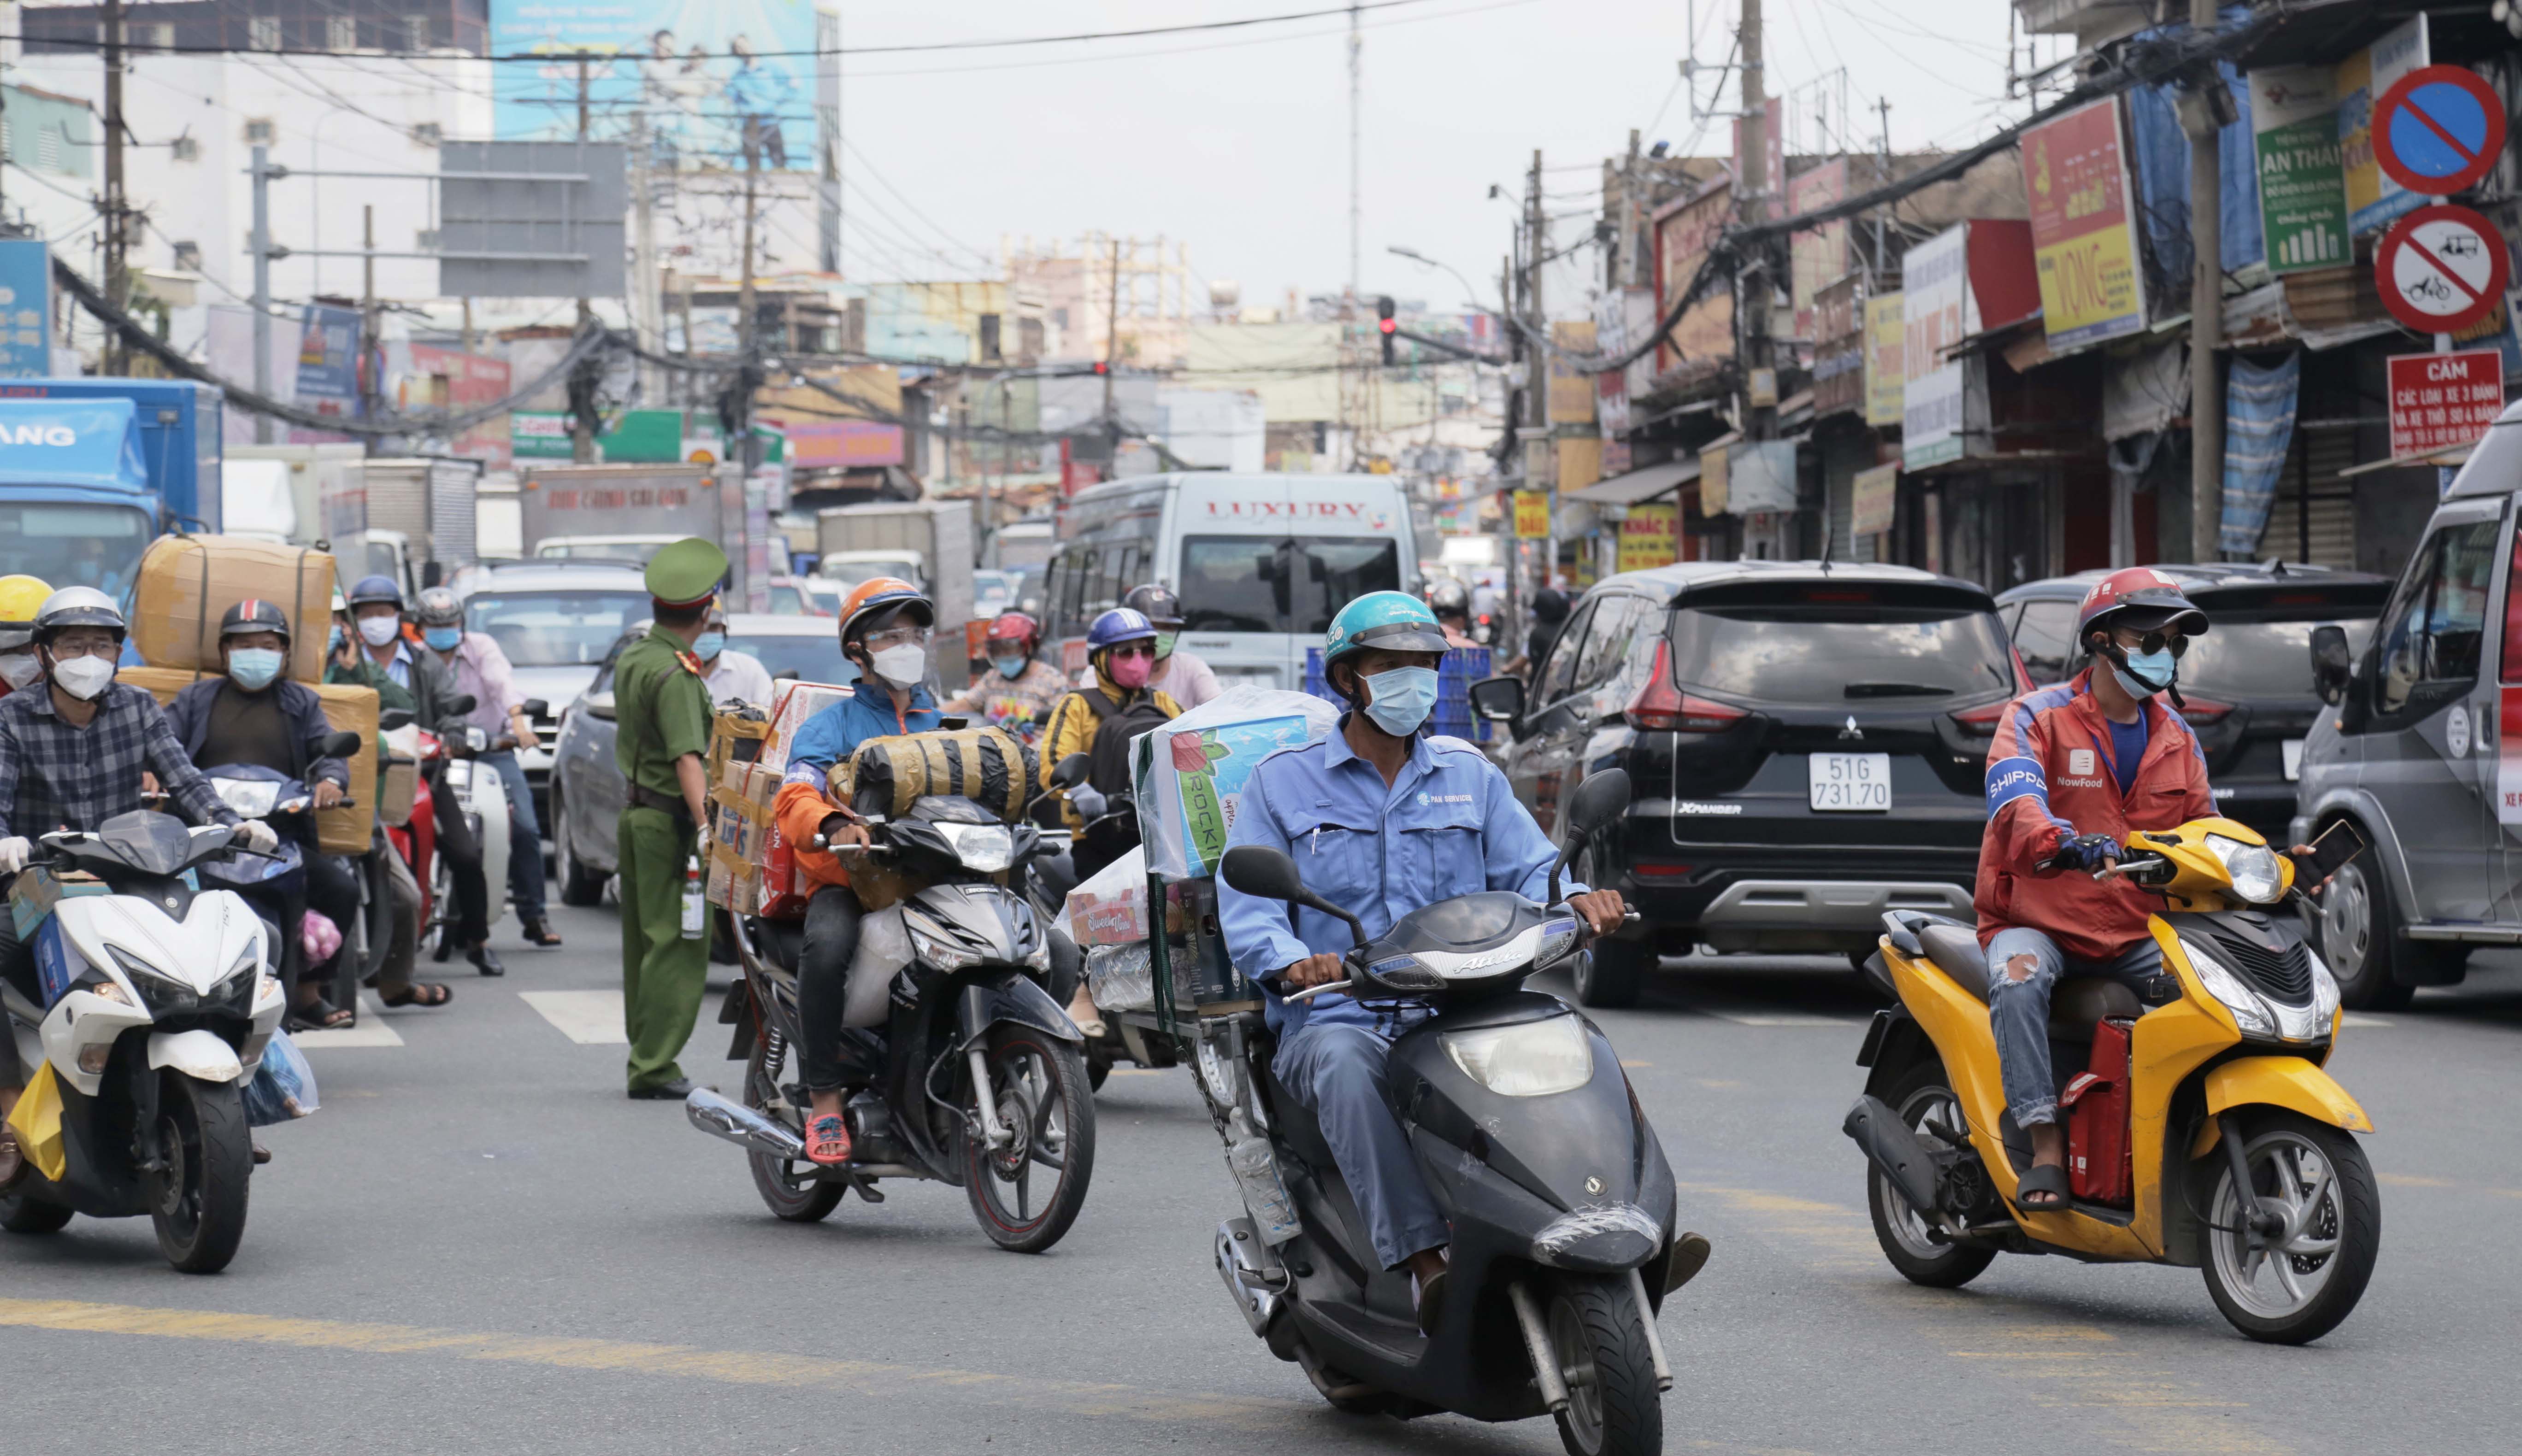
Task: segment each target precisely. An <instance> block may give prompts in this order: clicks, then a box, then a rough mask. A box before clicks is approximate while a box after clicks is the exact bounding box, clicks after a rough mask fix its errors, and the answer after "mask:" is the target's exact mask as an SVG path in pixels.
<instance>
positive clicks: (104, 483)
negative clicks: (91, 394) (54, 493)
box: [0, 399, 149, 495]
mask: <svg viewBox="0 0 2522 1456" xmlns="http://www.w3.org/2000/svg"><path fill="white" fill-rule="evenodd" d="M0 485H93V486H101V487H103V488H105V489H108V490H117V491H125V492H128V493H130V494H133V495H145V494H147V493H148V492H149V469H148V466H147V465H146V464H145V463H144V462H143V459H142V457H141V454H140V421H139V415H138V413H137V412H136V411H135V410H134V408H133V406H132V403H131V401H130V400H128V399H80V400H70V399H0Z"/></svg>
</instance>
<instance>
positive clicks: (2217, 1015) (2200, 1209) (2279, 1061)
mask: <svg viewBox="0 0 2522 1456" xmlns="http://www.w3.org/2000/svg"><path fill="white" fill-rule="evenodd" d="M2294 869H2295V867H2294V864H2293V862H2292V861H2291V860H2289V859H2287V858H2286V857H2285V856H2283V855H2280V854H2278V853H2276V852H2275V851H2274V850H2272V849H2270V848H2269V847H2268V844H2267V842H2266V841H2265V840H2264V839H2262V838H2261V837H2260V836H2259V835H2258V834H2257V833H2256V832H2254V831H2252V830H2251V829H2249V828H2246V827H2245V826H2243V825H2240V824H2237V823H2235V822H2233V821H2232V820H2229V819H2199V820H2193V821H2192V822H2190V823H2188V824H2184V825H2182V826H2181V827H2180V828H2179V829H2177V830H2173V831H2169V832H2144V831H2140V832H2136V833H2132V834H2130V835H2129V836H2128V837H2127V840H2126V842H2125V856H2124V857H2123V858H2122V859H2120V860H2119V862H2118V863H2117V864H2116V865H2113V866H2110V867H2107V868H2105V869H2103V870H2100V871H2097V872H2095V875H2096V878H2101V877H2105V876H2118V877H2121V878H2125V879H2126V880H2127V881H2129V882H2130V883H2132V884H2135V885H2138V886H2140V887H2145V888H2147V889H2149V890H2152V891H2155V892H2157V893H2159V894H2161V895H2162V896H2163V899H2164V906H2163V908H2162V909H2161V910H2158V911H2157V912H2156V913H2155V914H2154V915H2153V917H2152V918H2151V919H2150V920H2149V921H2148V923H2147V929H2148V930H2149V931H2151V932H2152V933H2153V935H2154V938H2155V940H2156V942H2157V943H2158V944H2160V945H2161V946H2162V947H2163V971H2162V974H2161V975H2159V976H2157V977H2155V978H2153V980H2152V982H2151V983H2150V984H2146V985H2144V986H2143V987H2142V988H2141V989H2142V991H2143V994H2142V995H2140V991H2139V990H2138V989H2131V988H2130V987H2129V986H2127V985H2125V984H2122V983H2121V982H2119V981H2117V980H2110V979H2101V978H2064V979H2061V980H2060V981H2059V982H2058V984H2057V986H2056V988H2055V991H2054V993H2053V995H2052V998H2051V1005H2050V1014H2049V1015H2050V1020H2049V1039H2050V1048H2051V1052H2052V1059H2053V1062H2054V1065H2055V1067H2056V1068H2057V1075H2058V1077H2059V1079H2060V1081H2061V1083H2062V1085H2061V1087H2060V1089H2059V1092H2060V1102H2061V1110H2060V1121H2061V1124H2062V1126H2063V1128H2064V1130H2065V1132H2066V1134H2067V1142H2068V1149H2069V1153H2068V1167H2069V1173H2070V1176H2071V1183H2072V1191H2071V1193H2070V1196H2069V1199H2068V1202H2067V1203H2066V1204H2065V1205H2064V1206H2060V1207H2056V1208H2044V1209H2040V1210H2036V1211H2033V1210H2026V1209H2024V1208H2022V1207H2020V1206H2017V1205H2016V1204H2015V1202H2014V1198H2015V1185H2016V1180H2017V1178H2018V1176H2019V1173H2018V1170H2019V1169H2023V1168H2028V1167H2030V1166H2031V1163H2032V1147H2031V1141H2030V1138H2029V1137H2028V1136H2027V1135H2026V1134H2025V1133H2024V1131H2023V1129H2021V1128H2020V1127H2018V1126H2016V1125H2015V1122H2014V1118H2013V1116H2012V1115H2011V1114H2009V1113H2008V1112H2007V1111H2006V1102H2005V1093H2004V1089H2003V1087H2002V1085H2001V1084H2000V1081H1999V1077H1998V1070H1997V1054H1996V1042H1995V1038H1994V1035H1993V1033H1992V1032H1991V1030H1990V1028H1989V1024H1988V1007H1987V999H1988V989H1989V978H1990V975H1991V972H1990V968H1989V966H1988V964H1987V961H1986V958H1985V956H1984V955H1983V954H1982V953H1981V950H1980V943H1979V936H1978V934H1977V932H1976V930H1975V928H1974V927H1972V926H1970V925H1968V924H1966V923H1963V922H1960V921H1955V920H1948V919H1945V918H1944V917H1941V916H1936V915H1925V914H1919V913H1917V912H1914V911H1912V912H1894V913H1892V914H1890V915H1886V916H1885V917H1884V922H1885V925H1886V933H1884V935H1883V936H1882V938H1881V940H1880V942H1879V943H1880V947H1881V949H1880V952H1879V954H1878V955H1876V956H1875V957H1874V958H1873V960H1872V962H1871V963H1870V964H1869V965H1868V966H1867V968H1866V970H1867V972H1868V974H1869V976H1871V977H1872V978H1875V979H1876V980H1877V981H1878V982H1879V983H1880V984H1881V985H1882V986H1883V988H1884V989H1886V990H1887V991H1889V992H1891V993H1892V995H1893V996H1894V997H1895V998H1896V999H1897V1001H1898V1003H1899V1004H1898V1005H1897V1006H1896V1007H1894V1008H1893V1009H1892V1010H1888V1011H1882V1012H1877V1013H1876V1014H1875V1018H1874V1023H1873V1024H1872V1026H1871V1027H1869V1028H1868V1029H1867V1031H1866V1033H1865V1044H1864V1048H1863V1050H1861V1051H1860V1052H1859V1053H1858V1054H1857V1058H1856V1060H1857V1063H1858V1065H1859V1066H1862V1067H1865V1068H1867V1069H1869V1072H1868V1075H1867V1078H1866V1083H1865V1095H1864V1096H1863V1097H1861V1098H1859V1099H1858V1100H1857V1103H1856V1106H1855V1107H1854V1108H1852V1109H1850V1110H1849V1112H1848V1115H1847V1120H1846V1123H1845V1132H1846V1133H1847V1135H1848V1136H1849V1137H1851V1138H1853V1139H1855V1140H1856V1143H1857V1145H1858V1146H1859V1147H1860V1148H1862V1149H1864V1151H1865V1153H1866V1156H1867V1159H1868V1160H1869V1162H1870V1163H1871V1167H1870V1169H1869V1177H1868V1184H1867V1203H1868V1205H1869V1206H1870V1207H1871V1209H1872V1212H1873V1216H1874V1232H1875V1237H1876V1238H1877V1239H1878V1240H1879V1241H1880V1242H1881V1244H1882V1246H1883V1252H1884V1255H1885V1256H1886V1257H1888V1258H1889V1259H1890V1260H1891V1261H1892V1267H1893V1268H1895V1269H1898V1270H1899V1271H1900V1273H1901V1274H1902V1275H1904V1276H1906V1277H1907V1278H1908V1279H1909V1280H1910V1281H1911V1282H1913V1283H1916V1284H1922V1285H1928V1286H1931V1287H1935V1288H1938V1289H1954V1288H1958V1287H1960V1286H1961V1285H1964V1284H1967V1283H1969V1282H1970V1281H1971V1280H1972V1279H1974V1278H1977V1277H1978V1275H1979V1273H1980V1271H1981V1270H1983V1269H1985V1268H1986V1267H1987V1266H1988V1264H1989V1262H1990V1261H1991V1260H1993V1259H1994V1258H1995V1257H1996V1255H1997V1254H1998V1253H2000V1252H2012V1253H2063V1254H2067V1255H2070V1256H2071V1257H2075V1258H2078V1259H2083V1260H2086V1261H2088V1262H2096V1263H2100V1262H2118V1261H2129V1262H2136V1261H2142V1262H2147V1263H2163V1264H2176V1265H2181V1266H2184V1267H2192V1266H2194V1267H2197V1268H2200V1269H2202V1270H2203V1271H2204V1272H2205V1275H2206V1279H2207V1292H2208V1294H2209V1295H2211V1296H2212V1297H2214V1298H2215V1300H2216V1306H2217V1307H2218V1309H2220V1310H2222V1311H2223V1313H2224V1317H2225V1318H2226V1319H2228V1320H2230V1321H2231V1322H2232V1323H2233V1325H2234V1327H2235V1328H2237V1329H2239V1330H2240V1331H2241V1332H2242V1333H2243V1334H2245V1335H2247V1336H2249V1337H2250V1338H2252V1339H2253V1340H2260V1341H2266V1342H2274V1343H2284V1344H2300V1343H2303V1342H2307V1341H2312V1340H2316V1339H2318V1338H2319V1337H2321V1336H2322V1335H2324V1334H2326V1333H2328V1332H2329V1331H2330V1330H2331V1329H2333V1328H2335V1327H2336V1326H2337V1324H2338V1322H2339V1321H2340V1320H2343V1319H2345V1318H2346V1317H2347V1315H2348V1312H2349V1311H2350V1310H2352V1309H2354V1308H2355V1307H2356V1301H2357V1300H2358V1299H2359V1297H2362V1295H2363V1293H2364V1285H2365V1281H2366V1280H2367V1279H2369V1278H2370V1277H2371V1276H2372V1272H2373V1258H2374V1255H2375V1253H2376V1252H2377V1251H2379V1249H2380V1245H2381V1237H2382V1205H2381V1196H2380V1194H2379V1192H2378V1191H2377V1190H2376V1188H2375V1186H2374V1181H2373V1169H2372V1166H2371V1164H2369V1163H2368V1162H2366V1161H2365V1159H2364V1154H2363V1150H2362V1149H2360V1148H2359V1147H2358V1146H2357V1143H2356V1140H2355V1138H2353V1137H2351V1136H2350V1135H2349V1134H2350V1133H2355V1132H2370V1131H2372V1128H2373V1124H2372V1121H2371V1119H2370V1118H2368V1117H2366V1116H2365V1115H2364V1110H2363V1109H2362V1108H2360V1107H2359V1106H2357V1103H2356V1099H2354V1098H2353V1097H2350V1096H2349V1095H2348V1094H2347V1091H2346V1089H2345V1088H2343V1087H2341V1086H2339V1085H2338V1083H2337V1082H2336V1081H2334V1080H2332V1079H2331V1078H2330V1076H2329V1074H2328V1073H2327V1072H2326V1071H2323V1070H2322V1069H2321V1068H2322V1064H2324V1063H2326V1062H2327V1061H2328V1060H2329V1055H2330V1052H2331V1050H2332V1049H2333V1048H2334V1047H2335V1046H2336V1045H2337V1036H2338V1024H2339V1006H2338V983H2337V981H2336V980H2334V979H2333V978H2331V977H2330V974H2329V968H2328V967H2326V966H2324V965H2323V964H2322V963H2321V960H2320V957H2319V956H2318V955H2317V954H2316V953H2314V951H2313V950H2312V946H2310V945H2309V944H2307V943H2306V942H2305V939H2304V935H2303V930H2302V926H2301V925H2300V923H2299V918H2298V917H2297V916H2296V915H2295V914H2294V913H2293V911H2292V910H2291V909H2290V908H2279V907H2280V905H2281V902H2283V901H2286V900H2287V899H2288V898H2289V897H2290V896H2291V895H2292V891H2293V886H2294ZM2096 1048H2098V1049H2099V1050H2098V1051H2096V1050H2095V1049H2096Z"/></svg>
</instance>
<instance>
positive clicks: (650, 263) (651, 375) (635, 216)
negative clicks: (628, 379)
mask: <svg viewBox="0 0 2522 1456" xmlns="http://www.w3.org/2000/svg"><path fill="white" fill-rule="evenodd" d="M648 163H649V155H648V113H647V110H646V109H645V108H644V107H642V108H641V109H640V110H638V111H634V112H632V113H631V114H630V290H631V298H630V334H631V337H632V338H633V339H636V340H637V341H639V346H640V347H641V348H645V349H657V348H660V347H661V346H662V345H663V344H664V342H665V338H664V336H665V330H664V328H663V327H661V326H660V324H659V321H658V311H659V308H660V307H661V300H662V298H663V295H662V293H661V292H660V290H659V288H658V284H657V208H656V196H655V194H656V186H655V183H654V182H653V181H652V180H651V177H650V174H649V171H648ZM639 372H640V375H641V377H642V378H643V379H644V380H645V381H646V382H647V383H649V384H651V385H653V384H655V383H656V382H657V380H656V375H655V370H654V367H653V366H651V365H647V364H642V365H640V368H639ZM643 392H646V391H643ZM652 397H654V396H652Z"/></svg>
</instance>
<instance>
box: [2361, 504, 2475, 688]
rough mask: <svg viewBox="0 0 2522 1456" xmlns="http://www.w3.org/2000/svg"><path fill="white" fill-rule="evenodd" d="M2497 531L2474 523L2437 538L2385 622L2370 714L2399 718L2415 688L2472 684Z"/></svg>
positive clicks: (2423, 550) (2420, 550) (2425, 550)
mask: <svg viewBox="0 0 2522 1456" xmlns="http://www.w3.org/2000/svg"><path fill="white" fill-rule="evenodd" d="M2502 524H2503V523H2501V522H2499V521H2472V522H2469V523H2464V524H2461V525H2454V526H2449V527H2446V528H2445V529H2443V530H2440V531H2437V532H2436V533H2435V535H2434V538H2433V539H2432V540H2429V541H2428V542H2426V544H2425V545H2424V546H2422V547H2419V548H2418V555H2417V564H2416V569H2415V570H2413V571H2412V572H2411V573H2410V574H2409V576H2408V578H2407V579H2406V580H2405V582H2404V583H2402V589H2401V593H2400V595H2399V597H2398V598H2397V599H2396V600H2395V601H2394V602H2393V603H2392V604H2391V611H2390V614H2388V615H2387V616H2385V617H2384V618H2383V635H2382V639H2381V641H2382V651H2381V654H2380V657H2379V659H2378V661H2377V664H2376V674H2375V675H2376V681H2375V684H2374V696H2373V706H2374V709H2375V710H2376V711H2378V712H2386V713H2389V712H2398V711H2399V710H2401V709H2402V708H2404V707H2406V706H2407V705H2408V699H2409V696H2410V695H2411V693H2412V692H2413V691H2414V690H2415V688H2416V686H2417V684H2419V683H2421V682H2471V681H2475V680H2476V679H2477V677H2478V668H2479V650H2480V646H2481V644H2482V643H2483V642H2484V640H2485V638H2486V633H2487V588H2488V583H2489V581H2490V580H2491V579H2492V578H2493V577H2494V576H2495V574H2496V545H2497V538H2498V535H2499V532H2500V530H2501V528H2502Z"/></svg>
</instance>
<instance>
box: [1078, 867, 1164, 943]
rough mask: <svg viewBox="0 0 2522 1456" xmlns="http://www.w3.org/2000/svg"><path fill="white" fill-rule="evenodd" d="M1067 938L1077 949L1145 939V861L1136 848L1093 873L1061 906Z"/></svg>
mask: <svg viewBox="0 0 2522 1456" xmlns="http://www.w3.org/2000/svg"><path fill="white" fill-rule="evenodd" d="M1062 916H1063V918H1064V919H1066V920H1067V922H1068V938H1070V939H1071V940H1074V941H1076V942H1077V943H1078V944H1079V945H1081V946H1091V945H1123V944H1127V943H1128V942H1130V941H1133V940H1142V941H1143V940H1145V939H1146V938H1147V861H1146V859H1145V857H1144V855H1143V854H1142V853H1141V851H1140V850H1138V849H1135V848H1134V849H1132V850H1130V851H1129V852H1128V853H1126V854H1124V855H1122V856H1121V857H1120V858H1119V859H1116V860H1114V861H1112V862H1111V863H1110V864H1107V865H1105V866H1104V867H1103V868H1101V869H1099V870H1098V871H1096V872H1095V875H1094V877H1093V878H1092V879H1090V880H1088V881H1087V882H1086V883H1085V884H1083V885H1080V886H1078V887H1076V888H1075V889H1072V890H1070V891H1069V892H1068V898H1067V900H1066V902H1065V903H1064V904H1063V906H1062Z"/></svg>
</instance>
